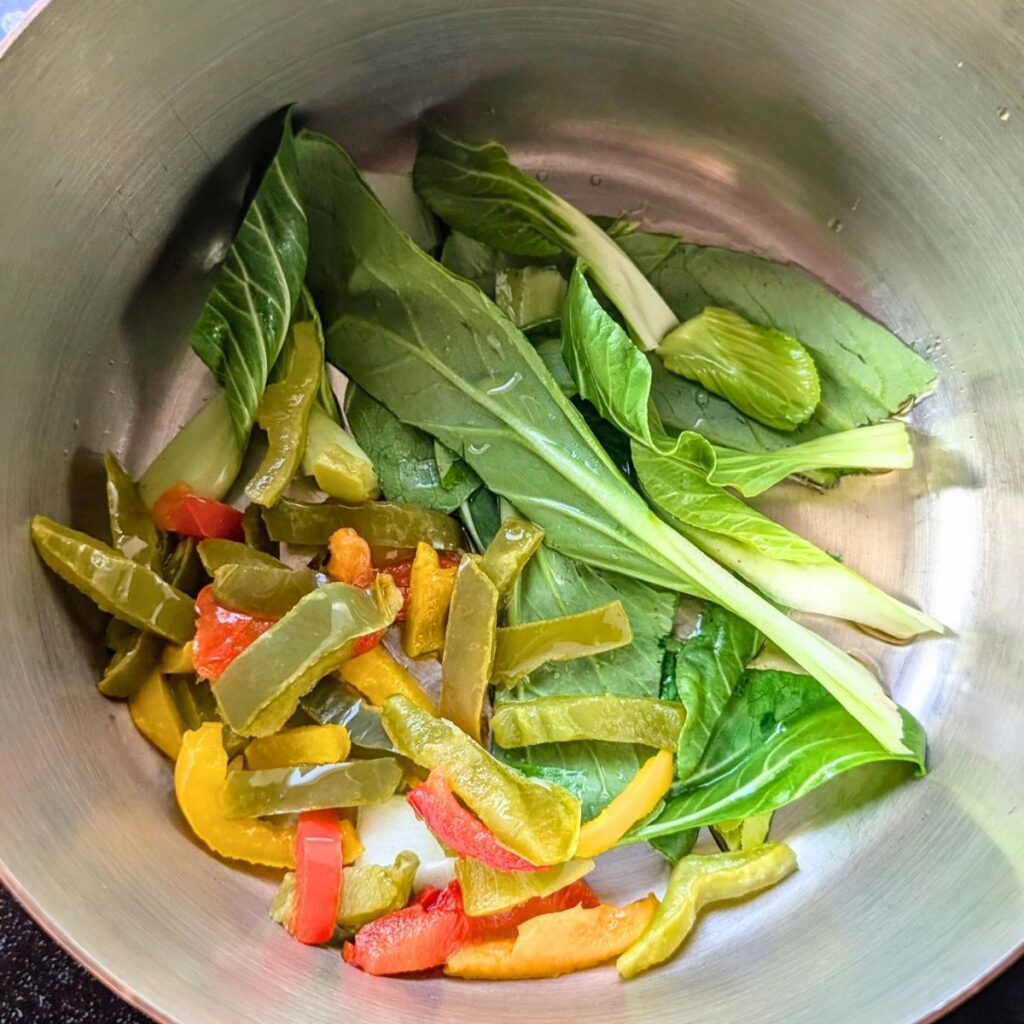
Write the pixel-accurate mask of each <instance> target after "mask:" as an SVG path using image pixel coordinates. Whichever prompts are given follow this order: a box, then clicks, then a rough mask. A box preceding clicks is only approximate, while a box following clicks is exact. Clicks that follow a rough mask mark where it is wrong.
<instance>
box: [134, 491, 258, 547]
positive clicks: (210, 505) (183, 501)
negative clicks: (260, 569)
mask: <svg viewBox="0 0 1024 1024" xmlns="http://www.w3.org/2000/svg"><path fill="white" fill-rule="evenodd" d="M153 522H154V523H156V525H157V526H159V527H160V529H161V530H167V531H168V532H170V533H180V534H182V535H183V536H185V537H224V538H225V539H227V540H241V539H242V538H243V537H244V536H245V534H244V533H243V531H242V513H241V512H239V511H238V509H237V508H232V507H231V506H230V505H225V504H224V502H222V501H216V500H214V499H213V498H203V497H200V495H198V494H193V493H192V489H191V488H190V487H189V485H188V484H175V485H174V486H173V487H168V488H167V490H166V491H164V493H163V494H161V495H160V497H159V498H157V499H156V501H155V502H154V504H153Z"/></svg>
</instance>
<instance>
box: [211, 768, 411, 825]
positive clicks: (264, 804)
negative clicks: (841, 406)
mask: <svg viewBox="0 0 1024 1024" xmlns="http://www.w3.org/2000/svg"><path fill="white" fill-rule="evenodd" d="M401 781H402V769H401V766H400V765H399V763H398V762H397V761H396V760H395V759H394V758H393V757H377V758H374V759H373V760H372V761H342V762H340V763H339V764H305V765H301V766H300V767H298V768H261V769H258V770H257V771H252V772H249V771H236V772H228V778H227V782H226V783H225V784H224V816H225V817H226V818H231V819H234V818H259V817H263V816H264V815H269V814H298V813H299V812H301V811H319V810H323V809H325V808H329V807H362V806H363V805H364V804H379V803H381V802H383V801H384V800H387V798H388V797H389V796H393V795H394V792H395V790H396V789H397V788H398V784H399V783H400V782H401Z"/></svg>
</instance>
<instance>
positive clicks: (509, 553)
mask: <svg viewBox="0 0 1024 1024" xmlns="http://www.w3.org/2000/svg"><path fill="white" fill-rule="evenodd" d="M543 539H544V531H543V530H542V529H541V528H540V527H539V526H534V525H533V523H528V522H527V521H526V520H525V519H515V518H512V519H506V520H505V521H504V522H503V523H502V524H501V527H500V529H499V530H498V532H497V533H496V534H495V535H494V539H493V540H492V541H491V542H490V544H488V545H487V550H486V551H484V554H483V561H482V562H481V568H482V569H483V570H484V572H485V573H487V575H488V576H489V577H490V580H491V582H492V583H493V584H494V586H495V587H496V588H497V590H498V595H499V597H500V599H501V600H502V601H504V600H505V599H506V598H507V597H508V595H509V593H510V592H511V590H512V584H513V583H515V581H516V580H517V579H518V578H519V574H520V573H521V572H522V571H523V568H524V567H525V566H526V563H527V562H528V561H529V560H530V558H531V557H532V556H533V553H534V552H535V551H536V550H537V548H539V547H540V543H541V541H542V540H543Z"/></svg>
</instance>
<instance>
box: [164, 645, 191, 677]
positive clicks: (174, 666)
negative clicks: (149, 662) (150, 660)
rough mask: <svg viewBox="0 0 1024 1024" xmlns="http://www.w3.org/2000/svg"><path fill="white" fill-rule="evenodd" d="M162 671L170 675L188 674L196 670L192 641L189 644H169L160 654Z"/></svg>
mask: <svg viewBox="0 0 1024 1024" xmlns="http://www.w3.org/2000/svg"><path fill="white" fill-rule="evenodd" d="M160 671H161V672H165V673H166V674H167V675H169V676H186V675H191V674H192V673H193V672H195V666H194V665H193V664H192V641H191V640H189V642H188V643H187V644H180V645H178V644H168V645H167V646H166V647H165V648H164V649H163V653H162V654H161V655H160Z"/></svg>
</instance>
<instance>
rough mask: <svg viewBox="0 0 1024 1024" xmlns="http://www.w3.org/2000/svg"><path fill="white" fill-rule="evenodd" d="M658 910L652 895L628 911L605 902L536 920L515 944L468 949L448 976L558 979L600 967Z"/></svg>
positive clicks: (454, 958) (449, 965)
mask: <svg viewBox="0 0 1024 1024" xmlns="http://www.w3.org/2000/svg"><path fill="white" fill-rule="evenodd" d="M657 906H658V901H657V900H656V899H655V898H654V897H653V896H647V897H646V898H645V899H642V900H637V901H636V902H635V903H630V904H628V905H626V906H624V907H616V906H611V905H609V904H605V903H603V904H601V905H600V906H597V907H591V908H589V909H587V908H584V907H574V908H573V909H572V910H563V911H561V912H560V913H556V914H543V915H541V916H540V917H533V918H530V920H529V921H524V922H523V923H522V924H521V925H520V926H519V933H518V935H517V937H516V938H514V939H498V940H496V941H492V942H484V943H480V944H478V945H467V946H463V947H462V948H461V949H459V950H458V951H457V952H455V953H453V954H452V955H451V956H450V957H449V958H448V961H447V962H446V963H445V967H444V972H445V974H448V975H450V976H453V977H457V978H481V979H492V980H495V981H501V980H508V979H514V978H556V977H558V976H559V975H560V974H569V973H570V972H572V971H583V970H587V969H588V968H590V967H597V966H598V965H599V964H603V963H607V962H608V961H609V960H612V959H614V958H615V957H616V956H619V954H621V953H622V952H623V951H624V950H626V949H628V948H629V947H630V946H631V945H632V944H633V943H634V942H635V941H636V939H637V937H638V936H639V935H640V934H641V933H642V932H643V930H644V928H646V927H647V926H648V923H649V922H650V920H651V918H652V917H653V915H654V913H655V909H656V907H657Z"/></svg>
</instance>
